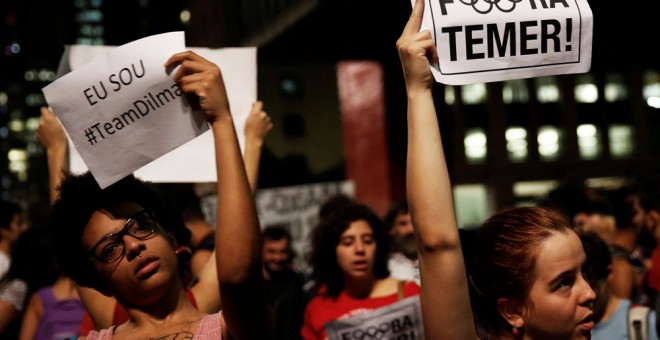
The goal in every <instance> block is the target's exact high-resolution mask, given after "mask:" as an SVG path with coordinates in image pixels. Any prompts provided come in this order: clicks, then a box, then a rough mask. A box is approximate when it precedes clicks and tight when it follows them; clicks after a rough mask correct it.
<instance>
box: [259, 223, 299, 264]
mask: <svg viewBox="0 0 660 340" xmlns="http://www.w3.org/2000/svg"><path fill="white" fill-rule="evenodd" d="M283 239H284V240H287V249H286V252H287V254H288V255H289V257H288V259H287V262H289V263H291V262H292V261H293V259H294V258H295V257H296V252H295V251H294V250H293V247H292V245H291V242H292V241H293V238H292V236H291V233H290V232H289V229H288V228H287V227H286V225H284V224H273V225H269V226H267V227H266V228H264V230H262V231H261V248H262V249H263V246H264V243H265V242H266V241H279V240H283Z"/></svg>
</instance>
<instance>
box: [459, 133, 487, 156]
mask: <svg viewBox="0 0 660 340" xmlns="http://www.w3.org/2000/svg"><path fill="white" fill-rule="evenodd" d="M464 143H465V157H466V159H467V161H468V163H483V162H484V161H485V160H486V151H487V147H486V134H485V133H484V130H483V129H481V128H474V129H469V130H467V131H466V133H465V141H464Z"/></svg>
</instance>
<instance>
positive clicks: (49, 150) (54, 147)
mask: <svg viewBox="0 0 660 340" xmlns="http://www.w3.org/2000/svg"><path fill="white" fill-rule="evenodd" d="M37 139H38V140H39V143H41V145H43V147H44V148H45V149H46V157H47V161H48V183H49V186H50V190H49V193H50V204H53V203H54V202H55V200H56V199H57V187H58V186H59V185H60V182H61V181H62V172H63V171H66V170H67V169H68V168H69V167H68V163H67V161H66V152H67V139H66V133H65V132H64V127H62V123H60V121H59V120H58V119H57V117H56V116H55V112H53V110H51V109H50V108H48V107H45V106H42V107H41V118H39V126H38V127H37Z"/></svg>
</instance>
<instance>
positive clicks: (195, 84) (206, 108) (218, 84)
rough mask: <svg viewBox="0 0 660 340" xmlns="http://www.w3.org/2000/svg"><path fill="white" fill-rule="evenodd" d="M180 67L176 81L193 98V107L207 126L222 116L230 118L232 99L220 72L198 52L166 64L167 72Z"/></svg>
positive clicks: (185, 54)
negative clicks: (199, 111)
mask: <svg viewBox="0 0 660 340" xmlns="http://www.w3.org/2000/svg"><path fill="white" fill-rule="evenodd" d="M176 66H180V68H179V69H178V70H177V71H176V74H175V76H174V80H175V81H176V82H177V83H179V85H180V86H181V90H183V92H184V93H186V94H187V95H189V96H193V98H194V99H193V100H192V101H191V102H192V103H191V105H193V107H194V106H199V107H195V108H196V109H197V108H199V109H201V110H202V112H203V113H204V118H205V119H206V121H207V122H209V123H213V122H215V121H216V120H217V119H218V118H220V117H221V116H223V115H226V116H227V117H230V115H231V113H230V110H229V99H228V98H227V91H226V89H225V84H224V81H223V79H222V72H221V71H220V68H219V67H218V66H217V65H216V64H214V63H212V62H211V61H209V60H207V59H205V58H203V57H201V56H200V55H198V54H197V53H195V52H192V51H185V52H181V53H177V54H175V55H173V56H172V57H170V59H168V60H167V62H165V67H166V68H168V69H171V68H174V67H176Z"/></svg>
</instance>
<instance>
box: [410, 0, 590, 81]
mask: <svg viewBox="0 0 660 340" xmlns="http://www.w3.org/2000/svg"><path fill="white" fill-rule="evenodd" d="M412 3H413V5H414V3H415V0H412ZM420 30H429V31H430V32H431V34H432V36H433V39H434V42H435V45H436V47H437V50H438V55H439V63H438V64H437V65H433V67H432V72H433V76H434V77H435V80H436V81H438V82H441V83H444V84H448V85H463V84H471V83H481V82H492V81H503V80H509V79H520V78H530V77H538V76H547V75H554V74H568V73H583V72H587V71H589V68H590V67H591V45H592V30H593V14H592V12H591V9H590V8H589V4H588V3H587V0H504V1H490V0H472V1H463V0H460V1H453V0H425V4H424V16H423V19H422V27H421V29H420Z"/></svg>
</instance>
